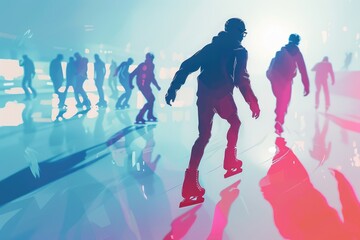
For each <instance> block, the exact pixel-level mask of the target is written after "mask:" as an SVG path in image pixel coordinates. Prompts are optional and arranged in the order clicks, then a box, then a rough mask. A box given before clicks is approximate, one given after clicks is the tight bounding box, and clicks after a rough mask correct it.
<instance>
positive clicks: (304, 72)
mask: <svg viewBox="0 0 360 240" xmlns="http://www.w3.org/2000/svg"><path fill="white" fill-rule="evenodd" d="M295 58H296V64H297V66H298V68H299V72H300V74H301V81H302V83H303V85H304V96H306V95H308V94H309V93H310V84H309V76H308V74H307V70H306V65H305V61H304V57H303V55H302V53H301V52H300V51H299V52H298V53H297V55H296V56H295Z"/></svg>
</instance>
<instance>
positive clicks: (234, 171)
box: [224, 167, 242, 178]
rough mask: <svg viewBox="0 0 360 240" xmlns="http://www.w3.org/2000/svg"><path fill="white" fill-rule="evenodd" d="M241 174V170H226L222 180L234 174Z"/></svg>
mask: <svg viewBox="0 0 360 240" xmlns="http://www.w3.org/2000/svg"><path fill="white" fill-rule="evenodd" d="M241 172H242V168H241V167H239V168H236V169H235V170H228V171H227V172H226V173H225V174H224V178H228V177H232V176H234V175H236V174H239V173H241Z"/></svg>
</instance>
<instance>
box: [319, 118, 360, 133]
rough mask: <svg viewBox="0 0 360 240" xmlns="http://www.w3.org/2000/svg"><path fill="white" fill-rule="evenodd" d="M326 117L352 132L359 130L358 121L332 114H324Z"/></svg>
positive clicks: (359, 124) (359, 123)
mask: <svg viewBox="0 0 360 240" xmlns="http://www.w3.org/2000/svg"><path fill="white" fill-rule="evenodd" d="M326 117H327V118H328V119H329V120H331V121H332V122H334V123H335V124H337V125H339V126H340V127H341V128H343V129H346V130H350V131H353V132H360V122H358V121H352V120H347V119H344V118H340V117H337V116H335V115H332V114H326Z"/></svg>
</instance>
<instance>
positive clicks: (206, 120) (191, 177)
mask: <svg viewBox="0 0 360 240" xmlns="http://www.w3.org/2000/svg"><path fill="white" fill-rule="evenodd" d="M210 104H211V103H209V102H207V101H201V100H198V103H197V105H198V119H199V126H198V129H199V137H198V138H197V139H196V141H195V143H194V146H193V147H192V150H191V156H190V161H189V166H188V168H187V169H186V172H185V178H184V183H183V187H182V196H183V198H184V200H183V201H182V202H181V203H180V207H185V206H189V205H194V204H198V203H201V202H203V201H204V198H203V197H202V196H203V195H204V194H205V189H204V188H202V187H201V185H200V183H199V171H198V168H199V165H200V161H201V158H202V156H203V154H204V149H205V146H206V145H207V143H208V142H209V139H210V136H211V127H212V121H213V117H214V114H215V112H214V108H213V107H212V106H211V105H210Z"/></svg>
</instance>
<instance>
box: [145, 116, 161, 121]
mask: <svg viewBox="0 0 360 240" xmlns="http://www.w3.org/2000/svg"><path fill="white" fill-rule="evenodd" d="M147 121H148V122H157V121H158V120H157V118H156V117H154V116H152V117H149V118H148V120H147Z"/></svg>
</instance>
